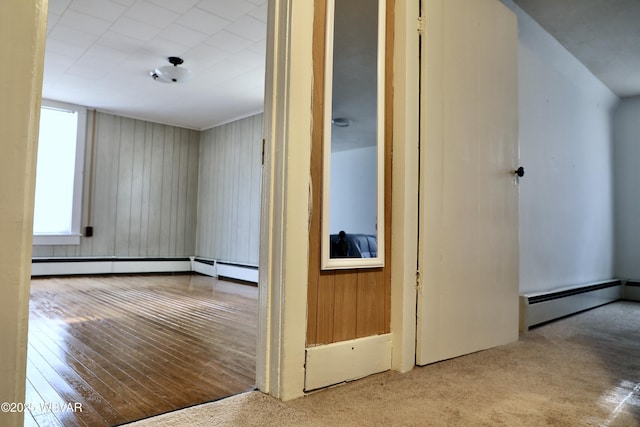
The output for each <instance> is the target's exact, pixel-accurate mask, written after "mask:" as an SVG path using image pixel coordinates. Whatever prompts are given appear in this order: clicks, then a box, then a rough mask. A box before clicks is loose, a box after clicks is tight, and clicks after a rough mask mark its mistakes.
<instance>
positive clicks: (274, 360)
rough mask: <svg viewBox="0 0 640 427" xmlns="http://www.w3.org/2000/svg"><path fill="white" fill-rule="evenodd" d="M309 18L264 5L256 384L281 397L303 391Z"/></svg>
mask: <svg viewBox="0 0 640 427" xmlns="http://www.w3.org/2000/svg"><path fill="white" fill-rule="evenodd" d="M313 18H314V2H308V1H297V0H272V1H270V2H269V12H268V19H267V21H268V24H267V67H266V82H265V89H266V93H265V114H264V119H263V123H264V124H263V126H264V138H265V141H266V143H265V158H264V167H263V176H262V183H263V191H262V209H261V212H262V215H261V227H260V230H261V231H260V242H261V244H260V272H259V280H260V281H259V286H258V289H259V293H258V306H259V313H258V343H257V352H256V385H257V387H258V388H259V389H260V390H261V391H263V392H265V393H268V394H270V395H272V396H274V397H277V398H279V399H282V400H288V399H292V398H295V397H299V396H302V395H303V394H304V391H303V389H304V369H305V368H304V361H305V340H306V314H307V286H306V283H307V280H308V268H309V267H308V266H309V260H308V251H309V242H308V239H306V238H301V237H302V236H306V235H307V234H308V227H309V204H308V203H309V199H308V198H309V187H310V184H311V183H310V179H309V171H310V167H311V165H310V158H311V109H310V105H311V94H312V79H313V58H312V50H313V49H312V45H313V43H312V36H313Z"/></svg>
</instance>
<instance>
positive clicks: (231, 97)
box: [43, 0, 267, 130]
mask: <svg viewBox="0 0 640 427" xmlns="http://www.w3.org/2000/svg"><path fill="white" fill-rule="evenodd" d="M266 26H267V0H49V21H48V29H47V46H46V54H45V70H44V85H43V97H44V98H47V99H53V100H57V101H64V102H69V103H74V104H79V105H83V106H86V107H89V108H96V109H98V110H99V111H106V112H112V113H115V114H119V115H123V116H127V117H134V118H140V119H145V120H149V121H153V122H158V123H166V124H171V125H177V126H182V127H187V128H192V129H197V130H202V129H208V128H211V127H213V126H216V125H219V124H222V123H226V122H229V121H232V120H235V119H238V118H241V117H246V116H249V115H252V114H255V113H258V112H261V111H262V109H263V97H264V75H265V74H264V70H265V66H264V64H265V50H266ZM169 56H179V57H181V58H183V59H184V64H183V66H184V67H187V68H189V69H190V70H191V71H192V73H193V76H194V77H193V80H191V81H189V82H186V83H180V84H167V83H161V82H157V81H154V80H153V79H152V78H151V77H150V75H149V73H150V72H151V71H152V70H154V69H155V68H156V67H159V66H162V65H168V64H169V63H168V61H167V58H168V57H169Z"/></svg>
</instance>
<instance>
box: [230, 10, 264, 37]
mask: <svg viewBox="0 0 640 427" xmlns="http://www.w3.org/2000/svg"><path fill="white" fill-rule="evenodd" d="M225 29H226V30H227V31H230V32H232V33H234V34H237V35H239V36H242V37H246V38H248V39H249V40H253V41H256V42H257V41H260V40H262V39H265V38H266V37H267V25H266V24H265V23H264V22H262V21H259V20H257V19H256V18H254V17H251V16H248V15H244V16H243V17H241V18H240V19H238V20H237V21H235V22H233V23H232V24H231V25H229V26H228V27H226V28H225Z"/></svg>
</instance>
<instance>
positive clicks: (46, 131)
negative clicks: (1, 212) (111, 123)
mask: <svg viewBox="0 0 640 427" xmlns="http://www.w3.org/2000/svg"><path fill="white" fill-rule="evenodd" d="M86 116H87V114H86V110H85V109H84V108H81V107H77V106H75V105H69V104H62V103H58V102H52V101H43V102H42V109H41V111H40V137H39V140H38V162H37V166H36V198H35V208H34V219H33V244H34V245H70V244H76V245H77V244H79V243H80V218H81V211H82V174H83V166H84V145H85V131H86Z"/></svg>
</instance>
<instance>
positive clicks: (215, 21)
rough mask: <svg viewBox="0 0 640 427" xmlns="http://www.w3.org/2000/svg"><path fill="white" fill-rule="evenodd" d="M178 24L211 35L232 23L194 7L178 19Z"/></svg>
mask: <svg viewBox="0 0 640 427" xmlns="http://www.w3.org/2000/svg"><path fill="white" fill-rule="evenodd" d="M178 23H180V24H182V25H184V26H185V27H189V28H191V29H194V30H196V31H200V32H201V33H205V34H208V35H211V34H215V33H216V32H218V31H220V30H221V29H222V28H224V27H226V26H227V25H229V23H230V21H228V20H226V19H224V18H221V17H219V16H217V15H214V14H211V13H209V12H206V11H204V10H202V9H199V8H196V7H194V8H193V9H191V10H189V11H188V12H187V13H185V14H184V15H182V17H180V19H178Z"/></svg>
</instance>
